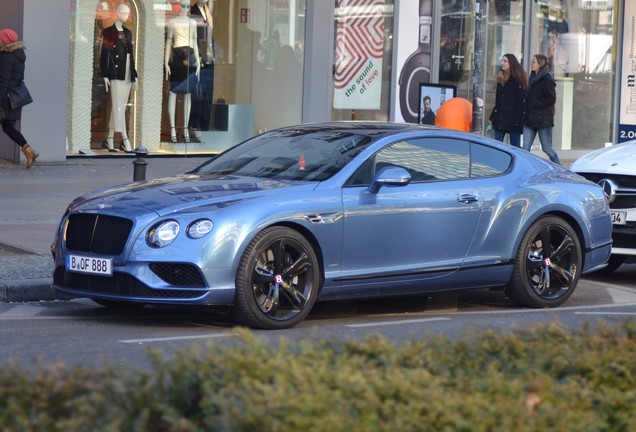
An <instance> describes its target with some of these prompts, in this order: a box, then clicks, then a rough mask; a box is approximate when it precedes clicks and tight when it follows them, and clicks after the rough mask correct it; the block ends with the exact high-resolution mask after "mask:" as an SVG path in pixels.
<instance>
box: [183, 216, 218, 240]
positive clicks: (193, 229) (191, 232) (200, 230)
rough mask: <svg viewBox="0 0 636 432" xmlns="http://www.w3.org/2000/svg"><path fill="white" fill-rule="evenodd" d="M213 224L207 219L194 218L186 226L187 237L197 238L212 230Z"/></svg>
mask: <svg viewBox="0 0 636 432" xmlns="http://www.w3.org/2000/svg"><path fill="white" fill-rule="evenodd" d="M213 227H214V224H213V223H212V221H211V220H209V219H199V220H195V221H194V222H192V223H191V224H190V226H189V227H188V231H187V232H188V237H190V238H193V239H199V238H201V237H203V236H205V235H206V234H207V233H209V232H210V231H212V228H213Z"/></svg>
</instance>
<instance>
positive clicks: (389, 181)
mask: <svg viewBox="0 0 636 432" xmlns="http://www.w3.org/2000/svg"><path fill="white" fill-rule="evenodd" d="M410 182H411V174H409V173H408V171H407V170H405V169H404V168H402V167H398V166H388V167H384V168H382V169H381V170H380V171H378V172H377V173H376V175H375V177H374V178H373V181H372V182H371V184H370V185H369V189H368V191H369V192H370V193H372V194H377V193H378V192H379V191H380V188H381V187H382V186H406V185H407V184H409V183H410Z"/></svg>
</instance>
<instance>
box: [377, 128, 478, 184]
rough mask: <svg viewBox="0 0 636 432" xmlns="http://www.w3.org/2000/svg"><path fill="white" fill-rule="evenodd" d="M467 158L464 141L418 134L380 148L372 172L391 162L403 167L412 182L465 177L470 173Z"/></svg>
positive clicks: (466, 144)
mask: <svg viewBox="0 0 636 432" xmlns="http://www.w3.org/2000/svg"><path fill="white" fill-rule="evenodd" d="M469 160H470V159H469V145H468V142H467V141H463V140H456V139H450V138H418V139H413V140H408V141H400V142H397V143H394V144H392V145H390V146H388V147H386V148H384V149H382V150H381V151H380V152H379V153H378V154H377V155H376V157H375V172H377V171H378V170H379V169H381V168H383V167H385V166H389V165H392V166H400V167H402V168H404V169H406V170H407V171H408V172H409V174H410V175H411V182H412V183H417V182H425V181H438V180H456V179H465V178H468V176H469Z"/></svg>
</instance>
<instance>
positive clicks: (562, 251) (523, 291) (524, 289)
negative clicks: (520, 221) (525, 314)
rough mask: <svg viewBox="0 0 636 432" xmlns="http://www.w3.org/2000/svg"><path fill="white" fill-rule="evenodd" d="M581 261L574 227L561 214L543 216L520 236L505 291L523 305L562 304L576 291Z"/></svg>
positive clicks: (545, 305)
mask: <svg viewBox="0 0 636 432" xmlns="http://www.w3.org/2000/svg"><path fill="white" fill-rule="evenodd" d="M546 244H547V247H546V246H545V245H546ZM581 265H582V252H581V245H580V243H579V239H578V237H577V235H576V233H575V232H574V230H573V229H572V227H571V226H570V225H569V224H568V223H567V222H565V221H564V220H563V219H561V218H559V217H556V216H546V217H543V218H541V219H539V220H537V221H536V222H535V223H534V224H532V226H530V228H529V229H528V231H527V232H526V233H525V235H524V236H523V239H522V240H521V244H520V245H519V250H518V252H517V256H516V258H515V267H514V270H513V274H512V280H511V281H510V284H509V285H508V287H507V288H506V294H507V295H508V297H509V298H510V299H511V300H512V301H513V302H514V303H516V304H518V305H520V306H525V307H535V308H551V307H556V306H559V305H561V304H563V303H564V302H565V301H566V300H567V299H568V298H569V297H570V296H571V295H572V293H573V292H574V289H575V288H576V285H577V284H578V281H579V277H580V273H581Z"/></svg>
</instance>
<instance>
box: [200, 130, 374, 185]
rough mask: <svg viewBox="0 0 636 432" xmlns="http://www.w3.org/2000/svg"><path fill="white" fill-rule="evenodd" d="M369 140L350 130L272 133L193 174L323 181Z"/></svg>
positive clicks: (215, 160)
mask: <svg viewBox="0 0 636 432" xmlns="http://www.w3.org/2000/svg"><path fill="white" fill-rule="evenodd" d="M371 141H372V138H371V137H370V136H368V135H362V134H359V133H357V134H356V133H351V132H350V131H333V130H329V131H326V130H306V129H304V130H283V131H272V132H268V133H265V134H263V135H259V136H257V137H254V138H252V139H251V140H249V141H246V142H244V143H243V144H241V145H239V146H237V147H235V148H233V149H230V150H228V151H227V152H225V153H223V154H221V155H220V156H219V157H217V158H216V159H213V160H211V161H210V162H208V163H206V164H205V165H202V166H201V167H199V168H198V169H196V170H195V171H193V172H192V173H193V174H199V175H206V174H224V175H228V174H233V175H239V176H250V177H259V178H271V179H277V180H308V181H322V180H325V179H328V178H329V177H331V176H332V175H334V174H335V173H337V172H338V171H340V169H342V167H344V166H345V165H346V164H347V163H349V161H350V160H351V159H353V158H354V157H355V156H356V155H357V154H358V153H360V152H361V151H362V150H363V149H364V148H365V147H366V146H367V145H368V144H369V143H370V142H371Z"/></svg>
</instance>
